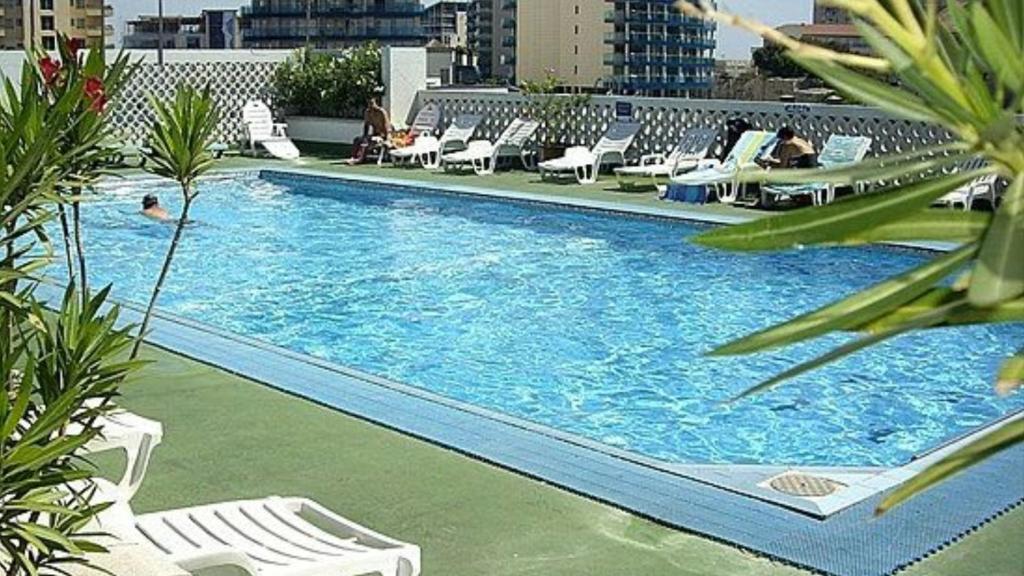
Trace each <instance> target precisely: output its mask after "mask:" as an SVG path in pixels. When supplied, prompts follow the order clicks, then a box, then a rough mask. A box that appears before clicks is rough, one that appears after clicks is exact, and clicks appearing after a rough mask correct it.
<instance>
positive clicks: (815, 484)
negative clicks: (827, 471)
mask: <svg viewBox="0 0 1024 576" xmlns="http://www.w3.org/2000/svg"><path fill="white" fill-rule="evenodd" d="M768 484H769V485H770V486H771V487H772V489H774V490H775V491H777V492H782V493H783V494H789V495H790V496H800V497H802V498H820V497H822V496H828V495H830V494H833V493H835V491H836V490H839V489H840V488H843V484H840V483H839V482H836V481H834V480H829V479H828V478H822V477H821V476H811V475H810V474H801V473H799V472H790V473H787V474H783V475H781V476H776V477H775V478H772V480H771V482H769V483H768Z"/></svg>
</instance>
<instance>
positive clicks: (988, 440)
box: [875, 420, 1024, 515]
mask: <svg viewBox="0 0 1024 576" xmlns="http://www.w3.org/2000/svg"><path fill="white" fill-rule="evenodd" d="M1020 442H1024V420H1014V421H1012V422H1009V423H1008V424H1005V425H1003V426H1001V427H999V428H997V429H996V430H994V431H992V432H989V433H987V434H985V435H984V436H982V437H981V438H979V439H977V440H975V441H974V442H971V443H970V444H968V445H967V446H964V447H963V448H960V449H959V450H957V451H955V452H953V453H952V454H950V455H949V456H946V457H945V458H943V459H942V460H939V461H938V462H936V463H935V464H933V465H932V466H929V467H928V468H926V469H925V470H924V471H923V472H921V473H920V474H918V475H917V476H914V477H913V478H911V479H910V480H909V481H908V482H906V483H905V484H903V485H902V486H900V487H899V488H898V489H897V490H896V491H895V492H893V493H892V494H890V495H889V496H888V497H886V499H885V500H883V501H882V503H881V504H879V505H878V508H877V509H876V510H875V514H876V515H880V514H885V513H886V512H888V511H889V510H892V509H893V508H895V507H896V506H899V505H900V504H902V503H904V502H906V501H907V500H909V499H910V498H913V497H914V496H915V495H917V494H919V493H921V492H924V491H925V490H927V489H929V488H931V487H932V486H934V485H936V484H938V483H940V482H942V481H943V480H946V479H948V478H949V477H950V476H953V475H954V474H956V473H958V472H960V471H962V470H964V469H966V468H970V467H971V466H974V465H975V464H979V463H981V462H983V461H984V460H986V459H988V458H991V457H992V456H995V455H996V454H998V453H1000V452H1002V451H1003V450H1006V449H1007V448H1012V447H1013V446H1016V445H1017V444H1019V443H1020Z"/></svg>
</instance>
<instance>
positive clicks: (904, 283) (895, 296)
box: [712, 245, 977, 356]
mask: <svg viewBox="0 0 1024 576" xmlns="http://www.w3.org/2000/svg"><path fill="white" fill-rule="evenodd" d="M976 251H977V247H976V246H974V245H971V246H967V247H965V248H961V249H959V250H956V251H954V252H950V253H948V254H944V255H942V256H940V257H939V258H936V259H935V260H933V261H931V262H929V263H927V264H925V265H924V266H921V267H919V268H917V269H915V270H912V271H910V272H908V273H906V274H904V275H902V276H899V277H897V278H893V279H892V280H887V281H885V282H882V283H881V284H878V285H876V286H873V287H871V288H868V289H867V290H864V291H862V292H859V293H857V294H854V295H853V296H850V297H849V298H846V299H843V300H841V301H839V302H836V303H835V304H830V305H828V306H825V307H824V308H821V309H819V310H816V311H814V312H811V313H810V314H805V315H803V316H800V317H799V318H796V319H794V320H790V321H789V322H786V323H785V324H781V325H779V326H775V327H772V328H769V329H767V330H764V331H761V332H758V333H756V334H753V335H751V336H747V337H746V338H743V339H741V340H738V341H736V342H733V343H731V344H727V345H725V346H722V347H721V348H718V349H717V350H715V351H713V352H712V354H713V355H716V356H720V355H732V354H748V353H751V352H756V351H759V350H765V349H768V348H774V347H778V346H785V345H787V344H792V343H795V342H800V341H803V340H808V339H810V338H814V337H817V336H821V335H823V334H827V333H829V332H832V331H835V330H849V329H852V328H855V327H857V326H861V325H863V324H865V323H867V322H870V321H871V320H873V319H875V318H878V317H879V316H882V315H884V314H886V313H888V312H890V311H891V310H893V309H896V308H898V307H900V306H902V305H903V304H906V303H908V302H911V301H912V300H914V299H915V298H917V297H918V296H920V295H921V294H923V293H925V292H926V291H927V290H928V289H929V288H931V287H932V286H934V285H935V283H936V282H938V281H940V280H942V279H943V278H945V277H947V276H949V275H950V274H952V273H953V272H955V271H956V270H957V269H958V268H960V267H961V266H963V265H964V264H965V263H967V262H969V261H970V259H971V258H972V257H973V256H974V254H975V252H976Z"/></svg>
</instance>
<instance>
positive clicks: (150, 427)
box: [84, 411, 163, 502]
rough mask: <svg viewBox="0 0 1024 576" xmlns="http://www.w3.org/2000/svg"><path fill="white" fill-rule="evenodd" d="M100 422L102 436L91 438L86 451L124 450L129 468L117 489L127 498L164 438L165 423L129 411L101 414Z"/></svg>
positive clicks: (97, 423) (136, 489) (130, 496)
mask: <svg viewBox="0 0 1024 576" xmlns="http://www.w3.org/2000/svg"><path fill="white" fill-rule="evenodd" d="M96 425H97V426H99V427H100V436H97V437H96V438H93V439H92V440H90V441H89V443H88V444H86V445H85V447H84V451H85V452H86V453H88V454H97V453H100V452H106V451H108V450H124V452H125V458H126V463H125V470H124V475H123V476H122V477H121V479H120V480H119V481H118V482H117V490H118V492H119V495H118V496H119V498H118V499H119V500H123V501H125V502H127V501H129V500H131V498H132V496H134V495H135V493H136V492H137V491H138V490H139V487H140V486H141V485H142V479H143V477H144V476H145V475H146V469H147V468H148V467H149V461H150V459H151V458H152V456H153V449H155V448H156V447H157V445H159V444H160V442H161V440H163V426H162V425H161V424H160V423H159V422H156V421H154V420H149V419H147V418H143V417H142V416H139V415H137V414H132V413H131V412H127V411H117V412H112V413H111V414H108V415H105V416H101V417H100V418H99V419H97V421H96Z"/></svg>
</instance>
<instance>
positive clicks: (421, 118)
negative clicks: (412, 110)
mask: <svg viewBox="0 0 1024 576" xmlns="http://www.w3.org/2000/svg"><path fill="white" fill-rule="evenodd" d="M440 126H441V107H440V106H439V105H437V104H436V103H434V102H428V103H427V104H426V105H425V106H424V107H423V108H420V109H419V111H418V112H416V116H415V117H414V118H413V119H412V124H411V125H410V126H409V131H410V132H412V133H413V134H415V135H417V136H419V135H420V134H430V135H435V134H436V133H437V131H438V129H439V128H440Z"/></svg>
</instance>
